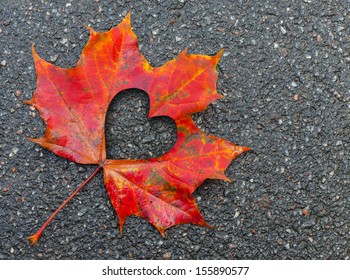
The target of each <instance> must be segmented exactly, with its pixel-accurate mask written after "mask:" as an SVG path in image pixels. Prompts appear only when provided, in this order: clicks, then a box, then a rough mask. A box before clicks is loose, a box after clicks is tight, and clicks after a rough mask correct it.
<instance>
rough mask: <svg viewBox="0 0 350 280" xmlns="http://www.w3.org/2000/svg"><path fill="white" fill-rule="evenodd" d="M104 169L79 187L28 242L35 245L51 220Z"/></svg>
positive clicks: (98, 170)
mask: <svg viewBox="0 0 350 280" xmlns="http://www.w3.org/2000/svg"><path fill="white" fill-rule="evenodd" d="M101 169H102V166H99V167H97V168H96V169H95V171H94V172H93V173H92V174H91V175H90V176H89V177H88V178H87V179H86V180H85V181H84V182H83V183H82V184H81V185H80V186H79V187H77V188H76V190H75V191H74V192H73V193H72V194H71V195H70V196H69V197H68V198H67V199H66V200H65V201H64V202H63V203H62V204H61V205H60V206H59V207H58V208H57V209H56V211H55V212H54V213H53V214H52V215H51V216H50V217H49V218H48V219H47V221H46V222H45V223H44V224H43V225H42V227H41V228H40V229H39V230H38V231H37V232H36V233H35V234H34V235H32V236H30V237H28V240H29V242H30V244H31V245H35V244H36V243H37V242H38V240H39V238H40V236H41V234H42V233H43V231H44V229H45V228H46V227H47V226H48V224H49V223H50V222H51V220H52V219H53V218H54V217H55V216H56V215H57V214H58V212H60V211H61V210H62V208H63V207H65V206H66V205H67V203H68V202H69V201H70V200H71V199H72V198H73V197H74V196H75V195H76V194H77V193H78V192H79V191H80V190H81V189H82V188H84V187H85V186H86V184H87V183H89V182H90V180H91V179H92V178H94V177H95V175H96V174H97V173H98V172H100V170H101Z"/></svg>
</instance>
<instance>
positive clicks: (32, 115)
mask: <svg viewBox="0 0 350 280" xmlns="http://www.w3.org/2000/svg"><path fill="white" fill-rule="evenodd" d="M128 11H132V25H133V28H134V31H135V33H136V34H137V36H138V38H139V43H140V48H141V51H142V53H143V54H144V55H145V56H146V58H147V59H148V60H149V61H150V62H151V64H152V65H154V66H159V65H162V64H163V63H165V62H166V61H168V60H170V59H173V58H174V57H175V56H176V55H177V54H179V53H180V52H181V51H182V50H183V49H185V48H188V52H189V53H203V54H215V53H217V52H218V51H219V50H220V49H221V48H224V49H225V52H224V55H223V57H222V59H221V61H220V63H219V67H218V70H219V79H218V91H219V92H220V93H222V94H223V95H225V98H224V99H220V100H218V101H217V102H215V103H214V104H212V105H210V106H209V107H208V109H207V110H206V111H204V112H202V113H198V114H196V115H195V116H194V118H195V121H196V123H197V124H198V125H199V126H200V127H201V128H202V129H203V130H204V131H205V132H207V133H211V134H214V135H217V136H220V137H223V138H225V139H228V140H230V141H232V142H234V143H236V144H239V145H245V146H249V147H252V148H253V150H254V151H253V152H250V153H247V154H244V155H242V156H240V157H239V158H237V159H236V160H235V161H234V162H233V163H232V164H231V165H230V166H229V168H228V169H227V172H226V174H227V176H228V177H229V178H231V179H233V182H232V183H227V182H222V181H216V180H208V181H206V182H205V183H204V184H203V185H202V186H201V187H200V188H199V189H198V190H197V191H196V192H195V193H194V196H195V198H196V201H197V203H198V207H199V208H200V210H201V211H202V213H203V215H204V217H205V219H206V220H207V222H208V223H210V224H211V225H213V226H214V228H212V229H207V228H202V227H198V226H193V225H182V226H176V227H173V228H171V229H169V230H167V231H166V237H165V238H162V237H161V235H160V234H159V233H158V232H157V231H156V230H155V229H154V228H153V227H152V226H151V225H150V224H148V223H147V222H146V221H145V220H142V219H139V218H136V217H132V218H130V219H128V220H127V222H126V224H125V227H124V232H123V235H122V236H121V235H120V234H119V232H118V221H117V218H116V215H115V211H114V209H113V208H112V206H111V205H110V202H109V200H108V197H107V194H106V191H105V189H104V187H103V178H102V174H99V175H98V176H97V177H96V178H95V179H94V180H93V181H92V182H91V183H90V184H89V185H88V186H87V187H86V188H85V189H84V190H83V191H82V192H81V193H79V194H78V195H77V197H76V198H75V199H74V200H73V201H72V202H71V203H70V204H69V205H68V206H67V207H66V208H65V209H64V210H63V211H62V212H61V213H60V214H59V215H58V216H57V217H56V219H55V220H54V221H53V222H52V224H51V225H50V226H49V227H48V228H47V230H46V232H45V233H44V235H43V237H42V239H41V240H40V242H39V244H38V245H37V246H35V247H31V246H30V245H29V244H28V243H27V240H26V237H27V236H28V235H30V234H32V233H33V231H35V230H36V229H38V228H39V227H40V226H41V224H42V223H43V222H44V221H45V220H46V218H47V217H48V215H49V214H51V213H52V212H53V211H54V210H55V209H56V207H57V206H58V205H59V204H60V203H61V202H62V201H63V200H64V199H65V198H66V197H67V196H68V195H69V194H70V193H71V192H72V190H73V189H75V188H76V186H77V185H79V184H80V183H81V182H82V181H83V180H84V179H85V178H86V177H87V176H88V175H89V174H90V173H91V172H92V170H93V169H94V167H93V166H83V165H79V164H74V163H71V162H68V161H67V160H65V159H63V158H60V157H58V156H56V155H54V154H53V153H50V152H49V151H46V150H44V149H42V148H41V147H39V146H37V145H35V144H33V143H31V142H30V141H28V140H27V139H26V137H25V136H30V137H38V136H40V135H42V134H43V132H44V129H45V127H44V125H43V123H42V121H41V120H40V117H39V115H38V113H37V112H36V111H35V110H33V108H30V107H29V106H27V105H24V104H23V101H24V100H26V99H30V98H31V96H32V94H33V92H34V90H35V72H34V68H33V61H32V58H31V53H30V48H31V44H32V43H35V46H36V49H37V52H38V53H39V54H40V55H41V56H42V57H43V58H45V59H47V60H49V61H51V62H53V63H55V64H56V65H58V66H61V67H72V66H74V64H75V63H76V61H77V59H78V57H79V54H80V52H81V50H82V48H83V46H84V45H85V43H86V41H87V39H88V30H87V29H86V28H85V27H86V26H87V25H91V26H92V27H93V28H94V29H95V30H98V31H103V30H108V29H110V28H111V27H113V26H115V25H117V24H118V23H119V22H120V21H121V20H122V18H123V17H124V16H125V15H126V14H127V12H128ZM349 12H350V7H349V5H348V4H347V2H346V1H332V2H329V3H328V1H242V0H241V1H238V0H237V1H229V0H226V1H186V0H180V1H57V0H55V1H6V0H5V1H2V3H1V5H0V50H1V52H0V91H1V103H0V106H1V107H0V122H1V130H0V136H1V142H0V209H1V211H0V236H1V241H0V242H1V246H0V259H162V258H166V259H169V258H171V259H349V256H350V252H349V247H350V246H349V234H350V226H349V223H350V218H349V215H350V211H349V207H350V206H349V205H350V203H349V198H350V191H349V182H350V171H349V139H350V126H349V123H350V122H349V121H350V120H349V107H350V95H349V89H350V71H349V65H350V62H349V60H350V41H349V38H350V30H349V28H348V26H349V25H350V22H349V16H348V15H349ZM147 106H148V98H147V95H146V94H145V93H144V92H140V91H135V90H129V91H127V92H124V93H122V94H120V95H118V96H117V97H116V99H115V100H114V101H113V104H112V105H111V107H110V109H109V113H108V117H107V139H108V153H109V154H110V155H112V156H113V157H115V158H129V157H130V158H144V157H151V156H157V155H161V154H163V153H165V152H166V151H167V150H169V149H170V148H171V147H172V145H173V144H174V141H175V128H174V124H173V122H172V120H170V119H167V118H158V119H151V120H147V118H146V114H147V110H148V107H147ZM113 143H118V145H117V146H116V145H115V146H114V145H113Z"/></svg>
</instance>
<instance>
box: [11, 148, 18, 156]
mask: <svg viewBox="0 0 350 280" xmlns="http://www.w3.org/2000/svg"><path fill="white" fill-rule="evenodd" d="M17 152H18V148H17V147H14V148H12V153H13V154H14V155H16V154H17Z"/></svg>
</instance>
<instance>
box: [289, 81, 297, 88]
mask: <svg viewBox="0 0 350 280" xmlns="http://www.w3.org/2000/svg"><path fill="white" fill-rule="evenodd" d="M290 85H291V86H292V87H297V86H298V84H297V83H296V82H294V81H293V82H292V83H291V84H290Z"/></svg>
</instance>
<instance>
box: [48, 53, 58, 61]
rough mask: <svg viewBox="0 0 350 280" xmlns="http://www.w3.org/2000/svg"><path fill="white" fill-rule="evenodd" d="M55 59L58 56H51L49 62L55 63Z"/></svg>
mask: <svg viewBox="0 0 350 280" xmlns="http://www.w3.org/2000/svg"><path fill="white" fill-rule="evenodd" d="M57 58H58V54H56V55H51V56H50V61H51V62H55V61H56V60H57Z"/></svg>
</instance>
